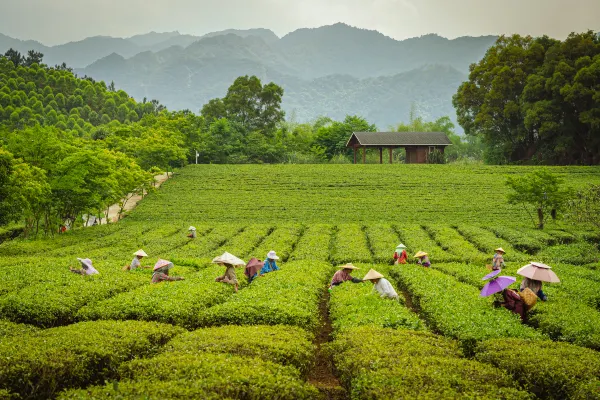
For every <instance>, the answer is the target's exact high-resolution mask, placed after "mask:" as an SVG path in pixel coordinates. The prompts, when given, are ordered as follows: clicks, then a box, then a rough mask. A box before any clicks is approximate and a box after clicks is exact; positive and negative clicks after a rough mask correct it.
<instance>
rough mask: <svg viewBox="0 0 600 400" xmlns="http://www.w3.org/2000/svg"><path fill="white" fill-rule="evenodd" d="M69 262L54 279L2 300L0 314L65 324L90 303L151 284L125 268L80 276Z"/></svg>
mask: <svg viewBox="0 0 600 400" xmlns="http://www.w3.org/2000/svg"><path fill="white" fill-rule="evenodd" d="M67 266H68V264H65V265H64V266H60V267H61V270H60V271H55V272H54V274H55V275H54V278H55V279H54V280H53V281H48V282H44V283H36V284H32V285H29V286H26V287H25V288H23V289H21V290H19V291H15V292H11V293H9V294H7V295H6V296H4V297H2V298H1V299H0V316H2V317H3V318H5V319H9V320H11V321H14V322H22V323H27V324H32V325H36V326H40V327H52V326H59V325H66V324H70V323H73V322H74V321H75V315H76V314H77V312H78V311H79V309H80V308H81V307H83V306H84V305H86V304H88V303H93V302H96V301H100V300H103V299H105V298H108V297H111V296H114V295H116V294H118V293H121V292H124V291H127V290H131V289H133V288H135V287H138V286H141V285H145V284H149V278H148V277H146V276H144V275H142V274H127V273H125V272H122V271H119V270H117V271H114V272H113V273H110V272H108V271H105V270H103V269H101V268H98V269H99V270H101V273H100V275H93V276H85V277H84V276H80V275H75V274H73V273H71V272H69V270H68V268H67Z"/></svg>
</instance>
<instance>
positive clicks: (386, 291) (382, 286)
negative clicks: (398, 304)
mask: <svg viewBox="0 0 600 400" xmlns="http://www.w3.org/2000/svg"><path fill="white" fill-rule="evenodd" d="M375 290H377V292H378V293H379V295H380V296H381V297H389V298H390V299H397V298H398V293H396V291H395V290H394V288H393V287H392V284H391V283H390V282H389V281H388V280H387V279H385V278H381V279H379V282H377V283H376V284H374V285H373V291H375Z"/></svg>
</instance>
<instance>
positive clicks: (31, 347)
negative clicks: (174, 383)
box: [0, 321, 183, 399]
mask: <svg viewBox="0 0 600 400" xmlns="http://www.w3.org/2000/svg"><path fill="white" fill-rule="evenodd" d="M181 332H183V329H181V328H177V327H173V326H171V325H164V324H157V323H148V322H139V321H124V322H116V321H99V322H83V323H78V324H74V325H69V326H64V327H59V328H51V329H46V330H41V331H37V332H33V333H31V334H23V335H19V336H14V337H11V338H6V339H3V340H1V341H0V388H2V389H5V390H9V391H11V392H13V393H17V394H19V395H20V396H22V397H25V398H35V399H47V398H51V397H53V396H54V395H55V394H56V393H57V392H59V391H60V390H62V389H63V388H69V387H83V386H86V385H90V384H97V383H100V382H103V381H104V380H105V379H114V378H116V377H117V376H118V374H117V370H118V367H119V365H120V364H121V363H123V362H125V361H128V360H131V359H133V358H137V357H145V356H149V355H152V354H155V353H156V352H157V351H158V350H159V348H160V347H161V346H163V345H164V344H165V343H166V342H167V341H168V340H170V339H171V338H172V337H173V336H175V335H176V334H178V333H181Z"/></svg>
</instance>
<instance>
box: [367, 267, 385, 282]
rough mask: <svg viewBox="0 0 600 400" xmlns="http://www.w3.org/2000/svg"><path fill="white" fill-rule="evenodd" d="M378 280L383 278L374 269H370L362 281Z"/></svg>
mask: <svg viewBox="0 0 600 400" xmlns="http://www.w3.org/2000/svg"><path fill="white" fill-rule="evenodd" d="M379 278H383V275H381V274H380V273H379V272H377V271H375V270H374V269H370V270H369V272H367V274H366V275H365V277H364V278H363V281H368V280H371V279H379Z"/></svg>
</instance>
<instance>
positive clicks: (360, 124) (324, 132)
mask: <svg viewBox="0 0 600 400" xmlns="http://www.w3.org/2000/svg"><path fill="white" fill-rule="evenodd" d="M376 131H377V127H376V126H375V125H374V124H369V123H368V122H367V120H366V119H364V118H361V117H359V116H356V115H347V116H346V118H345V119H344V121H343V122H338V121H331V120H330V121H329V122H328V123H326V124H324V125H323V126H321V127H319V129H318V130H317V132H316V135H315V141H314V145H315V146H316V147H317V148H320V149H323V151H324V154H325V156H326V157H327V159H328V160H331V159H332V158H333V156H335V155H338V154H345V155H349V154H350V152H351V150H349V149H348V148H346V143H347V142H348V139H350V136H351V135H352V133H353V132H376Z"/></svg>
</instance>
